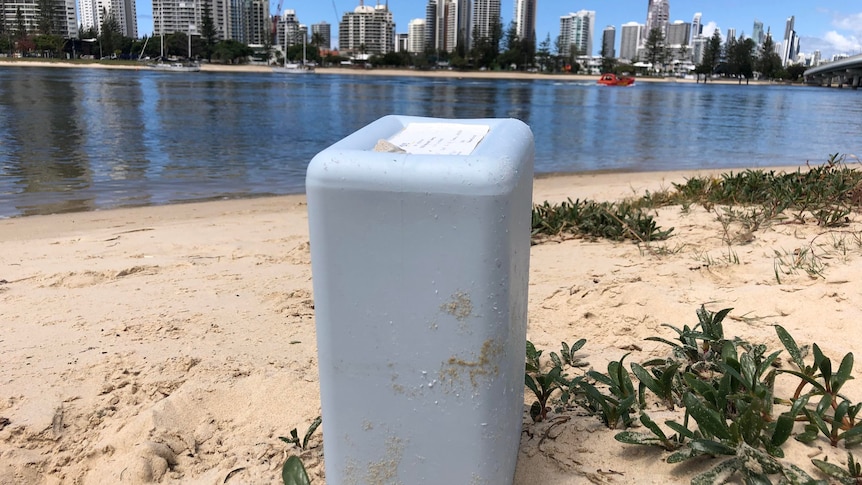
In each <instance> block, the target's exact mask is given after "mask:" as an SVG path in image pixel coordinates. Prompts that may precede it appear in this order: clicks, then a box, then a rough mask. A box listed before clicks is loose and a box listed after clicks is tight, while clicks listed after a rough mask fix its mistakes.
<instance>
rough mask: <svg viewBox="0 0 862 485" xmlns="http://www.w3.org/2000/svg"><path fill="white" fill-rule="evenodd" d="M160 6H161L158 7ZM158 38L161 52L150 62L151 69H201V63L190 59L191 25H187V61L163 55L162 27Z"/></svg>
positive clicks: (186, 70)
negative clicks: (156, 58) (155, 59)
mask: <svg viewBox="0 0 862 485" xmlns="http://www.w3.org/2000/svg"><path fill="white" fill-rule="evenodd" d="M160 8H161V7H160ZM159 38H160V39H161V41H162V52H161V55H160V56H159V58H158V60H157V61H156V62H154V63H152V64H150V68H151V69H155V70H156V71H170V72H198V71H200V70H201V65H200V64H198V63H197V62H194V61H192V60H191V59H192V30H191V25H189V35H188V38H189V58H188V60H187V61H180V60H171V59H168V58H167V57H165V33H164V29H162V33H161V34H160V35H159Z"/></svg>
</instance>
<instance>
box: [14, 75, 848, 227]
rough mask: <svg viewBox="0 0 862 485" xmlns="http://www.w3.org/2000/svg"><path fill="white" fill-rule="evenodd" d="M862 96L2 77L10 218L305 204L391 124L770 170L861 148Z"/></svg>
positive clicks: (561, 163) (590, 153) (566, 164)
mask: <svg viewBox="0 0 862 485" xmlns="http://www.w3.org/2000/svg"><path fill="white" fill-rule="evenodd" d="M860 113H862V93H858V92H853V91H849V90H834V89H833V90H830V89H819V88H813V87H791V86H748V87H746V86H736V85H712V84H710V85H706V86H704V85H695V84H683V83H680V84H675V83H646V82H642V83H639V84H637V85H636V86H634V87H632V88H605V87H599V86H596V85H595V84H594V83H591V82H574V81H572V82H569V81H562V82H561V81H556V80H538V81H523V80H475V79H436V78H432V79H428V78H411V77H394V76H393V77H364V76H351V75H313V76H294V77H291V76H284V75H275V74H271V73H211V72H204V73H198V74H192V75H189V74H176V73H160V72H151V71H147V70H140V71H114V70H101V69H50V68H35V67H34V68H3V69H0V217H14V216H21V215H30V214H43V213H51V212H69V211H79V210H95V209H105V208H112V207H122V206H139V205H152V204H168V203H175V202H181V201H190V200H207V199H214V198H224V197H244V196H253V195H265V194H287V193H300V192H303V190H304V177H305V169H306V166H307V164H308V161H309V160H310V159H311V158H312V157H313V156H314V155H315V154H317V153H318V152H320V151H321V150H323V149H325V148H326V147H328V146H329V145H331V144H332V143H334V142H336V141H338V140H340V139H341V138H343V137H345V136H347V135H348V134H350V133H352V132H353V131H355V130H357V129H359V128H361V127H363V126H365V125H367V124H368V123H370V122H372V121H374V120H375V119H377V118H379V117H381V116H384V115H387V114H404V115H417V116H432V117H442V118H485V117H513V118H518V119H521V120H523V121H524V122H526V123H527V124H529V125H530V126H531V128H532V129H533V133H534V135H535V139H536V171H537V172H539V173H543V172H585V171H596V170H604V171H653V170H679V169H702V168H733V167H769V166H777V165H801V164H804V163H805V162H806V161H809V160H810V161H812V162H822V161H823V160H825V159H826V157H827V156H828V154H830V153H836V152H840V153H848V154H855V153H859V145H858V119H859V116H860Z"/></svg>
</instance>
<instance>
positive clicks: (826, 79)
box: [802, 54, 862, 89]
mask: <svg viewBox="0 0 862 485" xmlns="http://www.w3.org/2000/svg"><path fill="white" fill-rule="evenodd" d="M802 75H803V77H804V78H805V83H806V84H814V85H817V86H827V87H832V85H835V86H837V87H839V88H841V87H844V86H845V85H846V86H850V88H851V89H856V88H858V87H859V86H860V84H862V79H860V78H862V54H859V55H856V56H852V57H848V58H846V59H841V60H840V61H835V62H829V63H826V64H821V65H819V66H817V67H812V68H811V69H808V70H807V71H805V72H804V73H803V74H802Z"/></svg>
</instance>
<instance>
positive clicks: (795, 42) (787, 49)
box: [781, 16, 799, 66]
mask: <svg viewBox="0 0 862 485" xmlns="http://www.w3.org/2000/svg"><path fill="white" fill-rule="evenodd" d="M795 20H796V17H795V16H790V18H788V19H787V23H786V24H785V26H784V42H783V43H782V47H783V49H782V52H781V65H782V66H787V65H788V64H791V63H793V62H794V61H796V56H797V55H799V36H798V35H796V31H795V30H793V28H794V27H793V24H794V22H795Z"/></svg>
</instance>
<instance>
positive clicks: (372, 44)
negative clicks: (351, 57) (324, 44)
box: [338, 0, 395, 54]
mask: <svg viewBox="0 0 862 485" xmlns="http://www.w3.org/2000/svg"><path fill="white" fill-rule="evenodd" d="M338 50H339V51H342V52H346V53H348V54H387V53H389V52H393V51H394V50H395V20H393V16H392V12H390V11H389V7H387V6H386V5H377V6H374V7H372V6H369V5H364V2H363V0H360V1H359V6H358V7H356V9H355V10H354V11H353V12H346V13H345V14H344V16H343V17H342V18H341V22H340V23H339V24H338Z"/></svg>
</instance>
